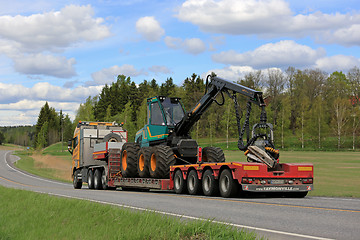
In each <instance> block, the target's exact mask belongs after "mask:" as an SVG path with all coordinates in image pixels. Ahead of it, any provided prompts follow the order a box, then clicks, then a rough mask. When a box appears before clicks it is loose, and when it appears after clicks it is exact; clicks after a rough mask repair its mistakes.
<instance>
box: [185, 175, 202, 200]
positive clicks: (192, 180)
mask: <svg viewBox="0 0 360 240" xmlns="http://www.w3.org/2000/svg"><path fill="white" fill-rule="evenodd" d="M186 183H187V190H188V192H189V194H190V195H197V194H199V193H200V190H201V182H200V180H199V178H198V175H197V173H196V171H195V170H190V172H189V174H188V177H187V181H186Z"/></svg>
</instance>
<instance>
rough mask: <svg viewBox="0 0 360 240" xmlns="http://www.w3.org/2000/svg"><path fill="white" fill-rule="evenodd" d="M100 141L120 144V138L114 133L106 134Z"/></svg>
mask: <svg viewBox="0 0 360 240" xmlns="http://www.w3.org/2000/svg"><path fill="white" fill-rule="evenodd" d="M102 141H103V142H122V140H121V137H120V136H119V135H118V134H116V133H109V134H106V135H105V137H104V138H103V140H102Z"/></svg>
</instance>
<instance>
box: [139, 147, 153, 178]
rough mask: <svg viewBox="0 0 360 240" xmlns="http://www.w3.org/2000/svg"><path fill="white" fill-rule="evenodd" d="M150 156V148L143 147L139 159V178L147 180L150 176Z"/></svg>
mask: <svg viewBox="0 0 360 240" xmlns="http://www.w3.org/2000/svg"><path fill="white" fill-rule="evenodd" d="M150 156H151V148H150V147H143V148H141V149H140V151H139V155H138V158H137V171H138V174H139V177H142V178H146V177H149V176H150V172H149V162H150Z"/></svg>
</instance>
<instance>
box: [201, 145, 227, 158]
mask: <svg viewBox="0 0 360 240" xmlns="http://www.w3.org/2000/svg"><path fill="white" fill-rule="evenodd" d="M202 157H203V161H204V162H225V155H224V152H223V150H222V149H221V148H219V147H204V148H203V156H202Z"/></svg>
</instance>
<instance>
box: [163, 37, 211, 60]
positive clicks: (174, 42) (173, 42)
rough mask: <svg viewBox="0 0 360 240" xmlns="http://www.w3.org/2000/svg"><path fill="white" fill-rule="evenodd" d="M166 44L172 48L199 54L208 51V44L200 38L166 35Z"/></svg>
mask: <svg viewBox="0 0 360 240" xmlns="http://www.w3.org/2000/svg"><path fill="white" fill-rule="evenodd" d="M164 41H165V44H166V46H167V47H169V48H172V49H182V50H183V51H185V52H187V53H190V54H193V55H197V54H200V53H203V52H205V51H206V45H205V43H204V42H203V41H202V40H201V39H200V38H187V39H185V40H182V39H181V38H176V37H170V36H166V37H165V39H164Z"/></svg>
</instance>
